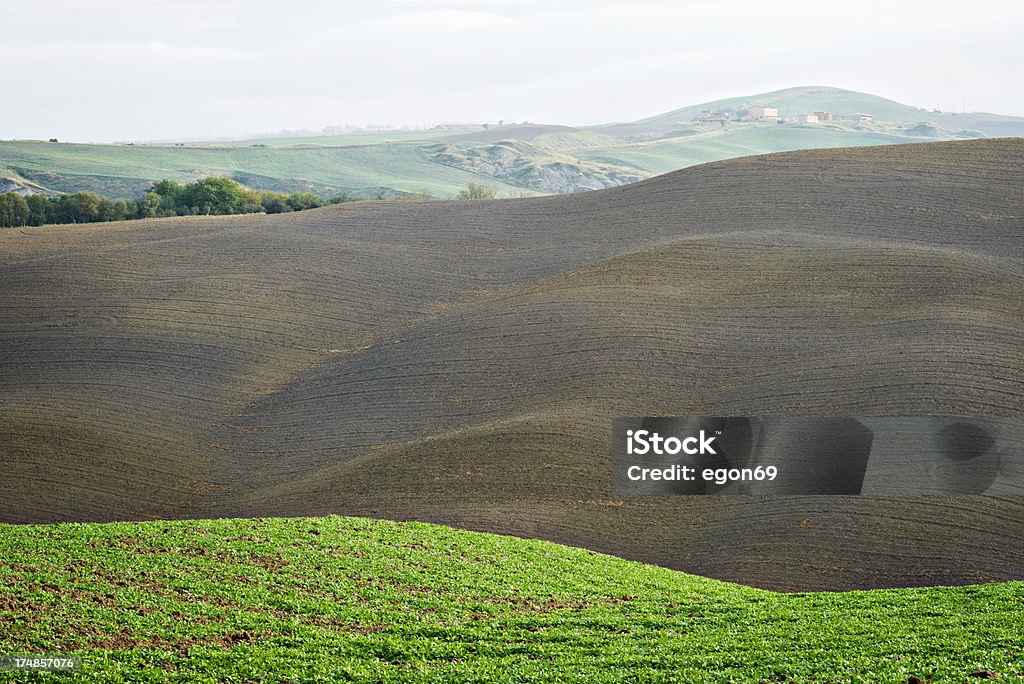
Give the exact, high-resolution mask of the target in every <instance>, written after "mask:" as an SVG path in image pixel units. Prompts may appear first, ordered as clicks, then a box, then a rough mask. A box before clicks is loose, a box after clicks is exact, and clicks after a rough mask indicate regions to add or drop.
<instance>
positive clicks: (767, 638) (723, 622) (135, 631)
mask: <svg viewBox="0 0 1024 684" xmlns="http://www.w3.org/2000/svg"><path fill="white" fill-rule="evenodd" d="M1022 615H1024V583H1020V582H1014V583H1006V584H989V585H981V586H974V587H960V588H930V589H904V590H884V591H869V592H851V593H807V594H775V593H771V592H766V591H761V590H756V589H751V588H747V587H742V586H738V585H731V584H726V583H723V582H718V581H714V580H709V579H704V578H700V577H695V576H691V575H686V574H682V573H678V572H673V571H670V570H665V569H662V568H657V567H652V566H646V565H642V564H638V563H633V562H628V561H623V560H620V559H616V558H613V557H609V556H604V555H600V554H596V553H593V552H590V551H586V550H581V549H574V548H568V547H564V546H558V545H556V544H551V543H548V542H543V541H528V540H523V539H518V538H513V537H502V536H495V535H488V534H480V533H473V532H464V531H457V530H453V529H449V528H445V527H439V526H434V525H428V524H423V523H394V522H383V521H373V520H366V519H357V518H340V517H329V518H293V519H258V520H215V521H200V522H195V521H187V522H160V521H157V522H146V523H113V524H63V525H52V526H47V525H28V526H11V525H4V526H0V655H2V654H13V653H25V652H40V653H42V652H45V653H61V654H69V653H75V654H79V655H80V656H81V661H82V663H83V665H82V670H81V671H80V672H79V673H78V675H77V678H78V679H80V680H87V681H182V682H194V681H229V682H243V681H271V682H276V681H325V682H330V681H347V680H354V681H587V682H593V681H607V682H613V681H682V682H704V681H709V682H762V681H764V682H780V681H799V682H812V681H813V682H826V681H831V682H906V681H908V680H910V678H911V677H917V678H919V679H920V680H921V681H931V682H957V683H959V682H964V681H979V680H980V678H981V677H982V676H983V675H985V676H989V677H994V676H996V675H998V676H999V678H1000V681H1004V682H1024V617H1022ZM0 678H6V679H7V680H9V681H38V680H43V679H45V678H46V675H40V674H36V673H33V674H28V673H10V672H8V673H0ZM910 681H913V680H910Z"/></svg>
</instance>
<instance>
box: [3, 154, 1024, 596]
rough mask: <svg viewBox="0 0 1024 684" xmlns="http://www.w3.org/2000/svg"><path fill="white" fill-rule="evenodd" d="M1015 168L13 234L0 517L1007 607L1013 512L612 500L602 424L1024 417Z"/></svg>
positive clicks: (907, 505) (7, 258)
mask: <svg viewBox="0 0 1024 684" xmlns="http://www.w3.org/2000/svg"><path fill="white" fill-rule="evenodd" d="M1022 188H1024V141H1021V140H982V141H971V142H963V143H935V144H921V145H907V146H894V147H879V148H862V149H846V150H821V151H807V152H798V153H786V154H779V155H770V156H764V157H751V158H745V159H736V160H730V161H726V162H719V163H715V164H709V165H706V166H702V167H695V168H691V169H686V170H683V171H680V172H676V173H672V174H669V175H666V176H661V177H658V178H655V179H652V180H650V181H646V182H643V183H638V184H635V185H631V186H627V187H622V188H616V189H613V190H607V191H600V192H593V193H583V194H579V195H572V196H562V197H546V198H538V199H530V200H509V201H496V202H466V203H453V202H426V203H410V202H402V203H390V202H368V203H361V204H350V205H342V206H337V207H330V208H327V209H323V210H317V211H310V212H302V213H299V214H291V215H285V216H273V217H269V216H262V217H251V216H248V217H227V218H214V219H181V220H167V221H146V222H134V223H124V224H108V225H102V226H81V227H74V226H64V227H46V228H41V229H24V230H7V231H3V232H0V293H2V295H3V296H2V298H0V462H2V464H3V466H4V471H5V475H7V476H6V477H5V478H3V480H0V519H2V520H8V521H50V520H67V519H75V520H105V519H114V518H146V517H197V516H221V515H270V514H273V515H281V514H289V515H290V514H303V513H320V512H328V511H330V512H339V513H357V514H369V515H377V516H383V517H392V518H418V519H428V520H432V521H440V522H449V523H455V524H459V525H463V526H467V527H473V528H478V529H487V530H494V531H501V532H511V533H516V534H523V535H531V536H539V537H545V538H549V539H554V540H557V541H563V542H568V543H571V544H577V545H583V546H589V547H592V548H595V549H598V550H602V551H610V552H613V553H617V554H619V555H623V556H627V557H630V558H636V559H641V560H645V561H649V562H655V563H660V564H664V565H668V566H671V567H675V568H679V569H684V570H688V571H691V572H697V573H701V574H706V575H711V576H715V577H720V578H725V579H730V580H736V581H741V582H746V583H750V584H756V585H760V586H770V587H777V588H784V589H816V588H852V587H864V586H881V585H912V584H934V583H963V582H972V581H982V580H986V579H1007V578H1011V577H1017V578H1019V577H1024V502H1021V501H1019V500H1015V499H992V498H970V497H964V498H959V499H951V498H942V497H928V498H917V499H878V498H866V497H864V498H853V497H851V498H840V497H833V498H810V497H806V498H794V497H791V498H780V499H756V498H745V499H741V498H700V499H698V498H683V497H676V498H667V497H664V498H651V499H627V500H622V499H614V498H613V497H612V495H611V491H610V458H609V435H610V419H611V418H612V417H613V416H616V415H630V414H632V415H638V414H665V413H715V414H734V415H740V414H787V413H792V414H810V413H839V414H861V415H867V414H873V415H887V414H889V415H908V414H936V413H941V414H965V415H1005V416H1013V415H1021V412H1022V409H1021V406H1022V404H1024V351H1022V345H1021V343H1020V339H1021V336H1022V333H1024V313H1022V311H1024V296H1022V294H1021V293H1022V292H1024V253H1022V250H1024V237H1022V236H1024V193H1022V191H1021V189H1022Z"/></svg>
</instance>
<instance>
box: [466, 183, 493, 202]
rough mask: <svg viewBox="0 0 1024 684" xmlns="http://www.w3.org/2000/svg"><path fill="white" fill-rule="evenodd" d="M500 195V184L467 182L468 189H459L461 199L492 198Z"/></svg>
mask: <svg viewBox="0 0 1024 684" xmlns="http://www.w3.org/2000/svg"><path fill="white" fill-rule="evenodd" d="M497 197H498V186H496V185H485V184H483V183H473V182H470V183H467V184H466V189H465V190H461V191H459V194H458V198H459V199H460V200H492V199H496V198H497Z"/></svg>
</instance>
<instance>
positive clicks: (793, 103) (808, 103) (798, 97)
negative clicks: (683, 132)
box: [635, 86, 933, 128]
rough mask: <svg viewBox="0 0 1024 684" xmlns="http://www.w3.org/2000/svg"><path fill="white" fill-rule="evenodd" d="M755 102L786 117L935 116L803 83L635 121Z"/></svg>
mask: <svg viewBox="0 0 1024 684" xmlns="http://www.w3.org/2000/svg"><path fill="white" fill-rule="evenodd" d="M752 105H766V106H772V107H778V109H779V115H780V116H782V117H786V116H796V115H797V114H804V113H807V112H814V111H828V112H833V113H836V114H846V113H853V112H863V113H865V114H871V115H873V116H874V117H875V118H877V119H882V120H885V121H929V120H931V119H932V118H933V114H932V112H930V111H928V110H926V109H921V108H919V107H910V106H908V105H905V104H900V103H899V102H894V101H893V100H887V99H885V98H884V97H878V96H877V95H869V94H867V93H858V92H855V91H853V90H843V89H842V88H829V87H825V86H803V87H799V88H786V89H785V90H775V91H772V92H770V93H758V94H756V95H744V96H741V97H730V98H727V99H724V100H715V101H713V102H704V103H701V104H695V105H690V106H688V107H682V108H680V109H674V110H672V111H671V112H666V113H664V114H658V115H657V116H652V117H649V118H646V119H641V120H640V121H637V122H635V123H636V125H638V126H646V127H650V128H672V127H678V126H679V125H680V123H685V122H690V121H693V120H694V119H696V118H697V117H698V116H699V115H700V113H701V112H702V111H703V110H705V109H710V110H713V111H720V110H723V109H732V110H737V109H746V108H747V107H750V106H752Z"/></svg>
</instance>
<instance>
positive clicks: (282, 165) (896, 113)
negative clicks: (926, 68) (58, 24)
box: [0, 86, 1024, 199]
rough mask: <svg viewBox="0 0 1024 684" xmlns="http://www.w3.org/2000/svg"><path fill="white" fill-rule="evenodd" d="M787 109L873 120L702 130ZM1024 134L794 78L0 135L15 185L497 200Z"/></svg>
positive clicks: (125, 192) (115, 191) (129, 193)
mask: <svg viewBox="0 0 1024 684" xmlns="http://www.w3.org/2000/svg"><path fill="white" fill-rule="evenodd" d="M757 103H760V104H769V105H776V106H778V107H779V108H780V114H782V115H783V116H786V115H789V116H796V115H797V114H801V113H807V112H812V111H816V110H827V111H831V112H835V113H850V112H863V113H867V114H872V115H873V116H874V117H875V120H874V121H873V122H853V121H842V122H837V121H825V122H819V123H816V124H813V123H812V124H800V123H796V122H788V123H786V124H785V125H783V126H779V125H778V124H775V123H768V122H750V123H740V122H733V123H730V124H729V125H728V126H725V127H721V126H701V125H699V124H698V123H697V117H698V116H699V114H700V112H701V111H702V110H705V109H712V110H718V109H723V108H729V109H741V108H744V107H747V106H749V105H751V104H757ZM986 136H988V137H997V136H998V137H1003V136H1024V118H1020V117H1010V116H1000V115H996V114H983V113H982V114H978V113H962V114H952V113H938V112H933V111H926V110H924V109H919V108H916V107H910V106H907V105H902V104H900V103H898V102H893V101H891V100H886V99H884V98H880V97H877V96H874V95H869V94H866V93H858V92H854V91H849V90H843V89H840V88H827V87H817V86H813V87H800V88H790V89H786V90H780V91H775V92H771V93H760V94H757V95H751V96H745V97H738V98H730V99H727V100H719V101H715V102H708V103H703V104H697V105H691V106H688V107H683V108H681V109H677V110H674V111H672V112H668V113H665V114H660V115H657V116H653V117H649V118H646V119H642V120H640V121H636V122H630V123H618V124H608V125H602V126H591V127H585V128H574V127H570V126H558V125H542V124H525V123H519V124H508V125H502V126H487V127H484V126H478V125H466V126H457V127H449V128H438V129H431V130H427V131H404V130H400V131H377V132H362V133H358V134H351V135H331V136H320V137H307V138H282V139H255V140H248V141H237V142H210V143H187V144H185V143H179V144H119V145H79V144H67V143H47V142H41V141H0V182H4V181H3V179H7V180H6V183H7V184H14V187H16V188H18V189H19V191H21V192H27V191H34V192H38V191H45V192H50V193H56V192H75V191H80V190H87V191H92V192H96V193H98V194H100V195H103V196H106V197H108V198H111V199H113V198H117V197H135V196H138V195H141V194H142V193H143V192H144V191H145V190H146V188H148V187H149V184H150V183H151V182H153V181H155V180H160V179H162V178H170V179H174V180H178V181H192V180H195V179H197V178H200V177H203V176H209V175H227V176H231V177H233V178H234V179H235V180H237V181H239V182H240V183H242V184H244V185H248V186H250V187H253V188H256V189H263V190H273V191H279V192H296V191H312V192H316V193H319V194H321V195H323V196H332V195H337V194H341V193H344V194H346V195H348V196H349V197H353V198H367V199H372V198H376V197H386V198H390V197H402V196H408V195H411V194H417V195H420V194H424V193H426V194H429V195H432V196H434V197H439V198H446V197H453V196H455V195H456V193H457V192H458V191H459V190H461V189H462V188H464V187H465V186H466V184H467V183H470V182H474V183H486V184H492V185H495V186H497V188H498V189H499V191H500V192H501V194H502V195H503V196H519V195H523V194H527V195H530V194H535V193H536V194H557V193H569V192H578V191H581V190H593V189H601V188H608V187H615V186H618V185H625V184H628V183H633V182H636V181H638V180H642V179H644V178H649V177H651V176H654V175H657V174H660V173H666V172H668V171H674V170H677V169H681V168H685V167H687V166H692V165H694V164H700V163H705V162H709V161H716V160H720V159H730V158H733V157H738V156H745V155H752V154H764V153H769V152H782V151H789V150H797V149H812V148H833V147H852V146H862V145H885V144H895V143H916V142H927V141H935V140H953V139H964V138H975V137H986Z"/></svg>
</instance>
